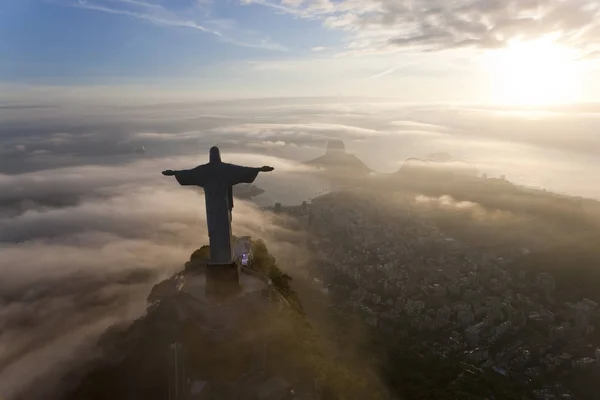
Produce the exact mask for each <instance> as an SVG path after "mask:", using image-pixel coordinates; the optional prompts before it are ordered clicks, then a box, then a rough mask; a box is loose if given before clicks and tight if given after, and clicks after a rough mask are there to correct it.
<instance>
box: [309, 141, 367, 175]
mask: <svg viewBox="0 0 600 400" xmlns="http://www.w3.org/2000/svg"><path fill="white" fill-rule="evenodd" d="M306 164H308V165H312V166H314V167H317V168H321V169H323V170H325V171H329V172H335V171H342V170H343V171H345V172H346V173H347V172H352V173H355V174H360V175H367V174H369V173H371V172H372V171H371V169H370V168H369V167H367V166H366V165H365V163H363V162H362V161H361V160H360V159H359V158H358V157H357V156H355V155H354V154H349V153H347V152H346V145H345V144H344V142H343V141H342V140H329V141H327V146H326V148H325V155H323V156H321V157H318V158H315V159H314V160H310V161H307V162H306Z"/></svg>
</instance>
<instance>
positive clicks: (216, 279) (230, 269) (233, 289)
mask: <svg viewBox="0 0 600 400" xmlns="http://www.w3.org/2000/svg"><path fill="white" fill-rule="evenodd" d="M241 288H242V287H241V285H240V268H239V266H238V264H237V263H236V262H231V263H229V264H214V263H211V262H208V263H207V264H206V295H207V296H209V297H218V298H223V297H229V296H233V295H236V294H238V293H239V292H240V290H241Z"/></svg>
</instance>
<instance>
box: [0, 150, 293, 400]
mask: <svg viewBox="0 0 600 400" xmlns="http://www.w3.org/2000/svg"><path fill="white" fill-rule="evenodd" d="M252 157H253V156H252V155H249V156H247V157H246V158H248V159H252ZM242 158H243V157H242ZM168 161H170V162H171V163H173V164H178V163H181V164H182V165H183V164H185V163H186V161H187V162H189V160H186V159H179V160H178V159H171V160H168ZM270 161H272V162H271V163H272V164H275V165H277V166H278V167H280V168H281V169H283V170H285V165H286V163H285V162H280V163H279V164H277V163H276V162H273V161H276V160H270ZM166 162H167V161H166V160H161V161H160V162H158V163H151V162H149V161H146V162H140V163H137V164H136V163H134V164H133V165H128V166H125V167H120V166H103V167H92V166H82V167H71V168H64V169H58V170H48V171H40V172H37V173H29V174H24V175H20V176H6V175H3V176H1V177H0V178H1V179H0V187H1V189H0V193H2V195H0V271H1V279H0V332H1V334H0V393H1V394H2V396H4V398H8V399H11V398H15V397H17V396H18V395H22V394H23V393H24V392H25V393H26V391H27V389H28V387H29V386H30V385H32V384H34V383H35V386H36V387H37V388H38V389H37V390H36V392H37V391H38V390H39V391H41V392H45V393H52V391H53V389H55V387H54V386H53V385H54V384H56V382H57V380H58V379H59V378H60V377H61V372H65V370H66V369H68V368H73V367H74V366H76V365H78V363H83V362H85V360H86V358H87V357H91V356H93V355H94V352H93V349H94V344H95V340H96V339H97V338H98V337H99V335H100V334H101V333H102V332H104V331H105V330H106V329H107V328H108V327H110V326H112V325H114V324H118V323H123V322H127V321H130V320H132V319H133V318H136V317H139V316H140V315H141V314H142V313H143V312H144V310H145V299H146V296H147V295H148V293H149V290H150V288H151V286H152V285H153V284H154V283H156V282H157V281H159V280H160V279H163V278H165V277H167V276H169V275H171V274H173V273H174V272H175V271H177V270H179V269H181V268H182V265H183V263H184V262H185V261H186V260H187V259H188V258H189V256H190V254H191V252H192V251H193V250H195V249H196V248H198V247H200V246H201V245H203V244H206V243H207V233H206V220H205V211H204V197H203V195H202V193H201V192H199V191H197V190H194V189H189V188H181V187H179V186H178V185H177V183H176V182H175V181H174V180H173V179H172V178H166V177H163V176H161V175H160V167H161V165H163V164H165V163H166ZM19 199H20V200H21V201H20V202H19V201H17V200H19ZM61 202H62V203H61ZM233 220H234V222H233V228H234V231H235V233H236V234H239V235H251V236H255V237H261V238H263V239H265V240H266V241H267V242H269V243H272V244H273V246H277V245H278V244H281V247H282V248H285V243H281V237H283V236H285V235H284V234H285V232H284V231H282V230H281V229H279V228H277V227H276V226H275V225H274V224H272V223H271V222H270V217H269V215H268V214H265V213H263V212H262V211H260V210H259V209H258V208H256V207H255V206H252V205H251V204H249V203H246V202H243V201H237V202H236V205H235V211H234V219H233ZM290 234H291V233H290ZM288 236H289V235H288ZM276 237H277V238H280V239H278V240H275V239H274V238H276Z"/></svg>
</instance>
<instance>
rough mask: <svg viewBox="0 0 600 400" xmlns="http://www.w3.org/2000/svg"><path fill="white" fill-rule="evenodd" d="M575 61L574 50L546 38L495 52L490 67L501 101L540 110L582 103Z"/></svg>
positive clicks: (495, 90) (519, 43)
mask: <svg viewBox="0 0 600 400" xmlns="http://www.w3.org/2000/svg"><path fill="white" fill-rule="evenodd" d="M575 59H576V58H575V57H574V55H573V52H572V51H570V49H567V48H565V47H561V46H559V45H556V44H554V43H553V42H552V41H551V40H549V39H545V38H544V39H538V40H535V41H529V42H519V41H517V42H512V43H510V44H509V46H508V47H506V48H504V49H501V50H494V51H491V52H490V53H488V55H487V59H486V63H487V65H488V68H489V70H490V71H491V74H492V77H491V79H492V80H493V87H494V96H495V97H496V99H497V100H498V101H500V102H501V103H504V104H510V105H518V106H537V105H548V104H564V103H571V102H575V101H577V100H578V98H579V77H578V75H579V72H580V71H578V64H577V62H576V61H575Z"/></svg>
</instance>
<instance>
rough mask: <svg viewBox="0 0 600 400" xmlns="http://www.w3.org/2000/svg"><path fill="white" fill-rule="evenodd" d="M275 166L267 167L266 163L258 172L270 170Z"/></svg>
mask: <svg viewBox="0 0 600 400" xmlns="http://www.w3.org/2000/svg"><path fill="white" fill-rule="evenodd" d="M274 169H275V168H273V167H269V166H268V165H265V166H263V167H261V168H260V172H271V171H273V170H274Z"/></svg>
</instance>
